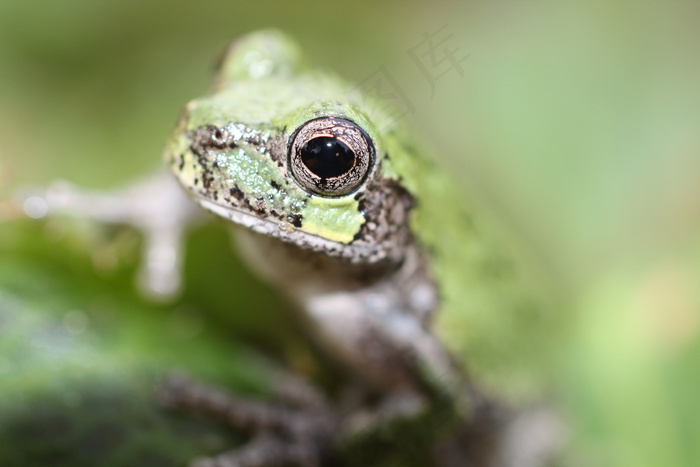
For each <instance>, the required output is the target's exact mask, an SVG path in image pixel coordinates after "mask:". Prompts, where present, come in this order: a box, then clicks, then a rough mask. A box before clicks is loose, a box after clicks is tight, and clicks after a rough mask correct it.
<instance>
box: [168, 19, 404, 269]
mask: <svg viewBox="0 0 700 467" xmlns="http://www.w3.org/2000/svg"><path fill="white" fill-rule="evenodd" d="M297 50H298V49H297V48H296V47H295V46H294V45H293V44H292V43H291V42H290V41H289V40H288V39H286V38H285V37H284V36H281V35H280V34H279V33H273V32H265V33H257V34H255V35H251V36H248V37H246V38H244V39H243V40H242V41H238V42H237V43H234V45H233V46H232V47H231V48H230V49H229V52H228V55H227V56H226V58H225V59H224V60H223V62H222V65H221V67H220V72H219V75H218V77H217V79H216V81H215V86H214V90H213V92H212V93H211V94H210V95H208V96H206V97H204V98H202V99H197V100H194V101H192V102H190V103H189V104H188V105H187V106H186V108H185V110H184V112H183V115H182V117H181V119H180V121H179V123H178V124H177V126H176V128H175V130H174V131H173V134H172V136H171V139H170V142H169V144H168V146H167V148H166V154H165V156H166V160H167V162H168V164H169V165H170V166H171V168H172V170H173V171H174V172H175V174H176V176H177V178H178V179H179V181H180V183H181V184H182V185H183V186H184V187H185V188H187V189H188V190H189V191H190V193H191V194H192V196H193V198H194V199H195V201H196V202H197V203H198V204H200V205H201V206H202V207H204V208H205V209H207V210H209V211H211V212H213V213H215V214H217V215H219V216H222V217H224V218H227V219H230V220H231V221H233V222H235V223H236V224H240V225H242V226H245V227H247V228H250V229H251V230H253V231H255V232H258V233H261V234H265V235H269V236H273V237H276V238H279V239H280V240H282V241H285V242H289V243H292V244H295V245H297V246H300V247H302V248H305V249H310V250H312V251H317V252H323V253H325V254H327V255H330V256H333V257H338V258H344V259H347V260H350V261H352V262H365V263H374V262H378V261H387V260H388V261H400V259H401V256H402V255H403V252H404V249H405V246H406V244H407V243H408V242H410V241H411V238H410V234H409V232H410V230H409V228H408V225H407V224H408V219H409V213H410V210H411V206H412V197H411V196H410V195H409V194H408V192H407V191H406V190H404V189H403V188H402V187H401V185H400V183H399V182H398V180H397V178H396V177H389V176H388V175H387V171H386V170H383V167H382V165H383V162H382V160H383V159H386V154H385V153H384V152H383V151H384V150H383V148H382V141H381V136H380V134H379V132H378V131H377V129H376V127H375V125H374V124H373V123H372V121H371V120H370V118H369V117H368V116H367V115H366V114H365V113H363V112H362V111H360V110H359V109H357V108H355V107H354V106H353V105H351V104H350V103H349V102H348V101H347V99H344V96H345V95H346V94H347V90H348V89H349V88H348V87H347V86H346V85H344V84H343V83H340V82H339V81H337V80H336V79H334V78H332V77H330V76H328V75H326V74H322V73H318V72H308V71H304V70H303V66H302V65H301V62H300V59H299V57H300V55H299V54H298V52H297Z"/></svg>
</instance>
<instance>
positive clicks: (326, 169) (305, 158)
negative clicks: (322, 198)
mask: <svg viewBox="0 0 700 467" xmlns="http://www.w3.org/2000/svg"><path fill="white" fill-rule="evenodd" d="M301 160H302V162H303V163H304V165H305V166H306V167H307V168H308V169H309V170H310V171H311V172H313V173H314V174H316V175H318V176H319V177H321V178H333V177H338V176H340V175H343V174H346V173H348V172H349V171H350V169H352V167H353V166H354V165H355V153H354V152H352V149H350V148H349V147H348V145H347V144H345V143H344V142H342V141H341V140H339V139H337V138H333V137H332V136H319V137H318V138H314V139H312V140H309V141H307V143H306V144H305V145H304V146H302V148H301Z"/></svg>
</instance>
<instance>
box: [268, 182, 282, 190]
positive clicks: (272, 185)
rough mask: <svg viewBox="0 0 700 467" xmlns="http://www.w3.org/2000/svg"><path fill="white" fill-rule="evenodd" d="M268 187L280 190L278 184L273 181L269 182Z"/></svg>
mask: <svg viewBox="0 0 700 467" xmlns="http://www.w3.org/2000/svg"><path fill="white" fill-rule="evenodd" d="M270 186H271V187H272V188H274V189H275V190H279V189H280V188H281V187H280V184H279V183H277V182H276V181H274V180H271V181H270Z"/></svg>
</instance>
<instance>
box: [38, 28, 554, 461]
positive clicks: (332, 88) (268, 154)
mask: <svg viewBox="0 0 700 467" xmlns="http://www.w3.org/2000/svg"><path fill="white" fill-rule="evenodd" d="M356 91H357V89H355V88H353V87H352V85H351V84H350V83H348V82H346V81H344V80H342V79H341V78H339V77H337V76H335V75H333V74H332V73H330V72H327V71H325V70H321V69H318V68H314V67H311V66H309V65H308V64H307V61H306V59H305V57H304V55H303V53H302V51H301V47H300V46H299V45H298V44H297V43H296V42H294V41H293V40H292V39H291V38H289V37H288V36H287V35H285V34H284V33H282V32H280V31H277V30H263V31H257V32H253V33H249V34H248V35H246V36H243V37H241V38H239V39H238V40H236V41H235V42H233V43H232V45H230V46H229V47H228V48H227V50H226V52H225V53H224V54H223V58H222V59H221V61H220V64H219V66H218V70H217V72H216V73H215V76H214V79H213V83H212V85H211V88H210V89H209V91H208V92H207V93H206V94H205V95H204V96H203V97H200V98H197V99H194V100H192V101H190V102H189V103H188V104H187V105H186V106H185V108H184V110H183V111H182V113H181V116H180V118H179V119H178V121H177V123H176V125H175V127H174V129H173V131H172V132H171V134H170V136H169V137H168V140H167V143H166V147H165V150H164V153H163V159H164V161H165V165H166V166H167V168H168V169H169V170H168V171H167V172H161V173H159V174H158V175H157V176H155V177H153V178H152V179H148V180H146V181H144V182H143V183H141V184H140V185H138V186H137V187H136V188H133V187H132V188H130V189H129V190H126V191H124V192H120V193H119V194H118V195H114V196H110V197H107V198H105V197H101V198H100V197H95V196H94V195H91V196H88V195H84V194H82V193H81V192H79V191H78V190H74V189H66V188H65V187H64V188H63V189H61V190H58V192H59V194H55V193H54V195H53V196H52V197H47V199H48V200H49V201H48V204H49V205H51V206H56V205H59V204H60V205H61V206H62V207H63V208H64V209H66V206H82V207H81V208H80V209H81V210H83V211H89V212H92V213H99V214H98V215H99V217H100V218H102V219H103V220H107V221H118V222H130V223H134V224H138V225H139V226H140V227H141V228H143V229H144V230H146V231H147V238H148V239H149V240H148V241H147V242H146V249H147V251H146V255H145V256H146V258H147V259H146V262H145V266H144V271H145V272H144V274H143V277H144V278H145V283H146V286H145V287H144V288H145V289H148V290H150V291H151V292H154V293H156V294H161V295H163V296H168V295H169V294H171V293H173V291H176V290H177V288H178V285H179V279H178V277H177V272H176V271H177V270H178V268H179V264H180V261H179V259H178V258H179V257H180V256H181V253H180V252H181V249H180V247H179V246H178V245H179V243H180V242H181V240H182V237H183V232H184V231H185V230H186V228H187V227H186V226H187V225H188V224H189V223H191V221H192V219H201V211H204V212H208V213H209V214H210V215H213V217H215V218H218V219H220V220H221V221H222V222H225V223H226V224H227V225H229V226H230V230H231V231H232V233H233V236H234V238H235V244H236V245H237V248H238V251H239V252H240V254H241V256H242V257H243V258H244V259H245V260H246V261H247V262H248V264H249V265H250V267H251V269H252V270H253V271H255V272H256V273H257V274H258V275H260V276H261V277H262V278H264V279H265V280H267V281H269V282H270V283H272V284H274V285H275V286H276V287H278V288H279V289H280V290H281V291H282V293H283V294H284V295H285V296H286V297H288V299H289V303H290V310H293V312H294V313H295V315H296V317H297V319H298V321H299V322H300V323H301V324H302V327H303V329H304V330H305V333H306V335H307V336H308V339H309V340H310V341H312V342H313V345H314V346H315V348H317V349H320V351H321V352H322V353H323V354H324V355H326V356H327V357H328V358H329V359H330V360H332V361H333V362H335V363H337V365H338V366H339V367H340V368H342V370H343V374H345V375H348V376H347V379H348V381H349V382H351V383H349V385H351V386H352V385H353V384H355V385H356V386H358V387H359V388H360V389H359V390H358V391H359V394H360V395H359V396H358V395H357V391H356V392H355V393H352V391H351V393H352V394H355V395H354V396H353V397H349V399H350V400H351V402H352V403H350V404H344V405H345V406H344V407H338V406H340V405H343V404H340V403H337V402H338V401H333V400H331V399H332V398H331V397H329V396H328V395H326V394H324V393H323V391H322V390H319V389H318V388H316V387H315V386H314V385H313V384H311V383H309V382H307V381H305V380H304V379H303V378H298V377H295V376H289V377H288V378H287V379H285V382H284V383H283V384H281V385H280V386H281V388H280V389H281V391H280V393H281V394H282V396H281V397H280V399H281V401H282V402H280V403H261V402H258V401H248V400H244V399H241V398H239V397H237V396H235V395H229V394H227V393H225V392H222V391H221V390H220V389H219V388H214V387H211V386H208V385H206V384H205V383H203V382H199V381H194V380H192V379H191V378H188V377H186V376H183V375H178V376H175V377H173V378H172V379H171V380H169V381H168V382H167V383H166V384H165V385H164V386H163V388H162V393H161V397H162V398H163V399H164V400H166V401H168V405H169V406H171V407H176V408H180V409H182V408H185V409H187V410H194V411H200V412H204V413H208V414H210V415H211V416H218V417H220V418H222V419H224V420H225V421H226V422H227V423H230V424H231V425H233V426H235V427H237V428H243V429H247V430H252V431H254V432H255V433H256V436H255V437H254V438H253V439H252V440H251V441H250V443H249V444H248V445H245V446H242V447H239V448H238V449H234V450H233V451H230V452H227V453H223V454H221V455H218V456H215V457H210V458H203V459H198V460H196V461H195V465H197V466H211V467H214V466H251V467H263V466H268V465H269V466H272V465H298V466H304V467H305V466H320V465H345V464H347V465H384V464H381V462H380V461H378V460H377V459H382V458H384V461H385V462H386V459H391V458H392V456H391V455H390V454H389V455H388V454H387V452H389V451H404V452H408V455H407V456H404V457H400V456H399V457H393V459H402V460H401V461H400V462H403V463H400V464H398V465H409V463H408V461H407V459H409V458H411V457H414V459H413V460H414V464H410V465H429V463H433V464H434V465H445V466H450V465H478V466H482V465H483V466H495V465H503V466H507V465H521V466H523V465H532V466H535V465H543V464H544V462H545V461H544V460H543V459H545V458H548V457H547V456H548V454H543V453H550V452H551V451H552V450H553V449H552V448H551V445H552V444H553V442H551V441H547V442H544V443H543V442H535V441H533V440H531V439H529V438H528V436H527V432H528V430H529V428H523V426H526V427H529V426H532V424H533V423H539V422H537V421H535V422H532V420H533V419H536V420H541V418H542V417H541V416H540V415H541V414H540V415H537V413H536V414H535V416H533V415H532V413H531V412H532V411H530V412H528V411H527V410H520V409H519V408H518V407H517V406H518V404H521V405H522V401H521V400H519V399H518V397H517V396H514V395H513V394H517V393H518V392H519V390H518V389H517V388H518V387H519V385H520V386H527V385H528V382H527V381H529V380H528V377H527V376H525V377H523V375H522V373H523V370H522V368H523V367H524V366H525V365H523V364H522V360H523V359H522V358H519V357H522V355H524V354H526V353H527V352H529V349H527V346H528V345H529V342H530V341H531V340H532V339H533V338H534V337H533V336H531V335H528V330H530V329H533V326H532V323H533V322H537V321H538V320H539V319H541V316H542V315H541V313H542V312H541V310H540V309H539V308H538V306H539V305H538V302H537V299H536V296H535V295H536V294H534V293H533V292H532V290H531V289H530V287H529V286H528V284H527V281H526V280H524V278H523V275H522V274H520V273H519V272H518V267H517V261H515V260H514V259H513V258H512V255H511V254H510V253H509V251H508V249H507V248H504V247H503V245H502V244H501V243H499V240H498V238H497V237H496V236H495V235H492V233H491V232H490V231H489V229H488V224H487V223H486V222H484V221H483V220H482V219H481V218H480V217H479V215H478V209H476V208H475V207H474V206H473V205H472V204H471V203H470V202H469V201H468V200H467V199H465V197H464V196H463V194H462V193H461V191H460V190H459V188H458V187H459V181H455V180H453V179H451V178H450V176H449V175H448V174H447V173H446V172H445V171H442V170H441V168H440V167H439V165H438V164H437V162H436V160H435V159H431V158H430V157H429V156H428V155H427V154H426V153H425V152H424V151H422V150H421V148H420V146H419V145H418V144H417V143H416V142H415V141H414V136H413V134H412V132H411V131H410V130H409V129H407V128H405V125H404V122H402V121H401V120H400V119H396V118H395V116H394V115H395V114H392V113H391V111H389V110H387V109H386V106H384V105H380V104H381V103H380V102H378V100H377V98H376V97H374V96H371V95H369V94H367V95H364V94H363V95H362V97H361V98H360V99H358V98H357V92H356ZM54 191H56V190H54ZM125 195H127V196H125ZM117 199H119V200H124V199H126V200H127V201H122V202H121V204H120V206H122V207H124V206H127V207H129V209H126V208H124V209H116V210H115V209H113V208H110V206H111V205H113V204H114V203H115V202H116V201H115V200H117ZM144 199H148V201H149V202H143V200H144ZM157 199H164V200H166V201H162V202H160V201H156V200H157ZM56 200H60V202H59V201H56ZM96 200H97V201H96ZM188 200H189V201H188ZM151 201H153V202H151ZM192 202H193V203H192ZM110 203H111V204H110ZM85 206H89V208H85ZM194 207H198V208H199V209H195V208H194ZM127 211H128V212H129V214H124V213H125V212H127ZM113 212H120V213H122V214H119V215H116V214H115V215H112V213H113ZM133 212H137V214H133ZM523 349H526V350H523ZM522 380H525V381H526V383H524V384H521V381H522ZM535 412H537V410H535ZM538 417H539V418H538ZM523 420H525V421H526V422H523ZM528 420H529V421H528ZM516 421H517V423H516ZM523 423H524V424H523ZM516 426H517V427H519V428H517V429H515V428H514V427H516ZM545 431H547V430H545ZM551 431H552V430H549V432H551ZM524 433H525V434H524ZM550 434H551V433H550ZM544 438H547V439H549V438H553V436H549V437H547V436H545V437H544ZM543 445H546V447H542V446H543ZM418 446H427V449H428V450H429V451H431V453H430V454H429V459H430V460H429V461H428V460H420V461H416V460H415V457H416V456H417V457H419V458H420V455H419V454H416V453H417V452H419V451H420V452H422V448H418ZM514 446H516V447H514ZM533 446H534V447H533ZM372 450H374V451H372ZM522 451H526V452H530V453H531V455H530V456H529V457H528V456H525V457H523V455H522ZM370 452H371V454H368V455H369V457H363V456H365V455H366V454H367V453H370ZM514 452H519V453H520V454H513V453H514ZM532 452H537V453H538V454H537V455H534V454H532ZM525 458H528V459H531V460H530V461H528V462H529V463H528V462H526V461H523V460H522V459H525ZM348 459H354V461H348ZM358 459H371V461H365V460H362V461H360V460H358ZM421 459H422V458H421ZM514 459H520V460H514ZM532 459H537V460H532ZM353 462H355V464H353ZM372 462H374V464H372ZM416 462H417V463H416ZM387 465H388V464H387Z"/></svg>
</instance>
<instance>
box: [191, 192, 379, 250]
mask: <svg viewBox="0 0 700 467" xmlns="http://www.w3.org/2000/svg"><path fill="white" fill-rule="evenodd" d="M197 200H198V203H199V204H200V206H201V207H202V208H204V209H206V210H208V211H211V212H213V213H214V214H216V215H218V216H221V217H223V218H225V219H229V220H231V221H232V222H234V223H235V224H238V225H241V226H243V227H246V228H249V229H250V230H252V231H254V232H257V233H260V234H263V235H269V236H272V237H275V238H279V239H280V240H283V241H285V242H288V243H293V244H295V245H298V246H300V247H302V248H305V249H309V250H312V251H317V252H325V253H326V254H329V255H331V256H335V257H341V258H347V259H353V260H365V261H367V260H370V261H376V260H378V259H381V258H377V255H378V249H377V248H372V247H370V246H367V245H347V244H344V243H339V242H335V241H333V240H328V239H326V238H323V237H319V236H318V235H314V234H311V233H308V232H304V231H303V230H299V229H297V228H296V227H294V226H293V225H291V224H290V223H288V222H284V221H275V220H271V219H261V218H259V217H257V216H255V215H253V214H249V213H247V212H245V211H241V210H239V209H236V208H235V207H232V206H224V205H221V204H219V203H216V202H214V201H211V200H209V199H207V198H204V197H201V196H197Z"/></svg>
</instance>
